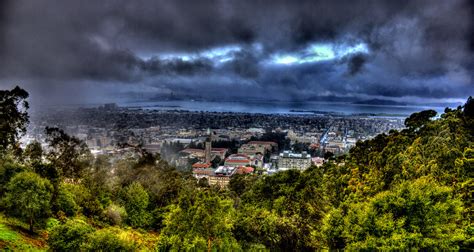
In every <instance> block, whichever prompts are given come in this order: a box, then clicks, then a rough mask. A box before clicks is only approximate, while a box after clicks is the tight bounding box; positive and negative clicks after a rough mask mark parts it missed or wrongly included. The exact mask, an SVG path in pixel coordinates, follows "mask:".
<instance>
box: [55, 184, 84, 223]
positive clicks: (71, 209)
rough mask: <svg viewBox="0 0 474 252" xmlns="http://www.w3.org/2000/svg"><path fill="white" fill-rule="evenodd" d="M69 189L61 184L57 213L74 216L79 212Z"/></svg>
mask: <svg viewBox="0 0 474 252" xmlns="http://www.w3.org/2000/svg"><path fill="white" fill-rule="evenodd" d="M70 189H71V187H68V186H65V185H64V184H61V185H60V186H59V193H58V198H57V205H58V211H62V212H64V213H65V214H66V215H67V216H74V215H75V214H76V213H77V211H78V210H79V206H78V205H77V204H76V196H75V194H74V193H73V192H72V191H70Z"/></svg>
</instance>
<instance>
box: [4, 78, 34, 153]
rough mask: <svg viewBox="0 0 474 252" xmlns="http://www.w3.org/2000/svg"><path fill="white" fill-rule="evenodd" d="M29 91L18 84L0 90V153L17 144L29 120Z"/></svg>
mask: <svg viewBox="0 0 474 252" xmlns="http://www.w3.org/2000/svg"><path fill="white" fill-rule="evenodd" d="M26 98H28V92H26V91H25V90H24V89H22V88H20V87H18V86H16V87H15V88H13V89H12V90H0V154H2V153H3V152H4V151H5V150H6V149H7V148H8V147H12V146H13V145H15V144H16V143H17V141H18V139H19V137H20V136H21V135H22V134H24V133H25V132H26V126H27V124H28V122H29V117H28V113H27V112H26V110H27V109H28V102H27V101H26Z"/></svg>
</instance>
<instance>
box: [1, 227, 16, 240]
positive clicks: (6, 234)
mask: <svg viewBox="0 0 474 252" xmlns="http://www.w3.org/2000/svg"><path fill="white" fill-rule="evenodd" d="M18 237H19V235H18V234H17V233H16V232H15V231H12V230H10V229H9V228H8V227H7V226H5V224H3V223H0V241H14V240H17V239H18Z"/></svg>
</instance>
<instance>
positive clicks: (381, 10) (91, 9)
mask: <svg viewBox="0 0 474 252" xmlns="http://www.w3.org/2000/svg"><path fill="white" fill-rule="evenodd" d="M473 8H474V7H473V4H472V1H469V0H452V1H443V0H435V1H431V0H430V1H428V0H427V1H421V0H419V1H388V0H387V1H358V2H353V1H237V0H235V1H231V0H210V1H151V0H136V1H126V0H103V1H90V2H88V3H87V4H86V3H85V2H84V1H69V0H50V1H27V0H4V1H2V2H0V66H1V67H0V87H6V86H8V85H13V84H17V83H24V85H25V86H27V88H29V89H30V90H32V92H33V95H35V93H36V94H37V95H38V96H39V97H41V96H45V94H51V93H54V94H55V97H52V98H51V99H50V98H48V100H58V101H62V100H65V101H67V100H69V97H71V98H78V97H80V98H81V99H82V100H83V101H88V100H94V101H95V100H101V99H104V100H105V99H111V100H113V99H114V98H117V97H121V98H127V96H129V97H130V98H136V94H139V93H142V96H139V97H142V99H146V98H149V97H155V96H157V95H160V94H168V93H173V94H175V95H183V96H186V97H192V96H196V97H203V98H209V99H281V100H305V99H321V98H322V97H325V96H329V97H334V96H335V97H359V98H368V97H378V98H389V99H413V100H422V99H456V98H460V99H464V98H466V96H467V95H469V94H471V95H472V94H474V92H473V91H474V84H473V72H474V62H473V59H474V57H473V56H474V55H473V52H474V43H473V41H474V39H473V30H474V27H473V20H472V19H473V17H472V12H473ZM45 90H50V91H52V92H49V91H45ZM72 90H75V91H77V92H72ZM53 91H54V92H53ZM71 92H72V93H71ZM129 94H134V96H131V95H129Z"/></svg>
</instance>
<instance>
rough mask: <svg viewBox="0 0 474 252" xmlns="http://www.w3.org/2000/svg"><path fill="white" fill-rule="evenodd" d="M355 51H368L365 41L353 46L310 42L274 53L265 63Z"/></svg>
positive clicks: (302, 60) (297, 61)
mask: <svg viewBox="0 0 474 252" xmlns="http://www.w3.org/2000/svg"><path fill="white" fill-rule="evenodd" d="M355 53H369V48H368V47H367V45H366V44H365V43H359V44H357V45H354V46H348V45H331V44H311V45H310V46H308V47H307V48H305V49H303V50H301V51H298V52H293V53H287V54H274V55H272V56H271V57H270V59H269V60H267V61H266V63H269V64H277V65H295V64H305V63H314V62H320V61H327V60H334V59H339V58H343V57H345V56H347V55H350V54H355Z"/></svg>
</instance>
